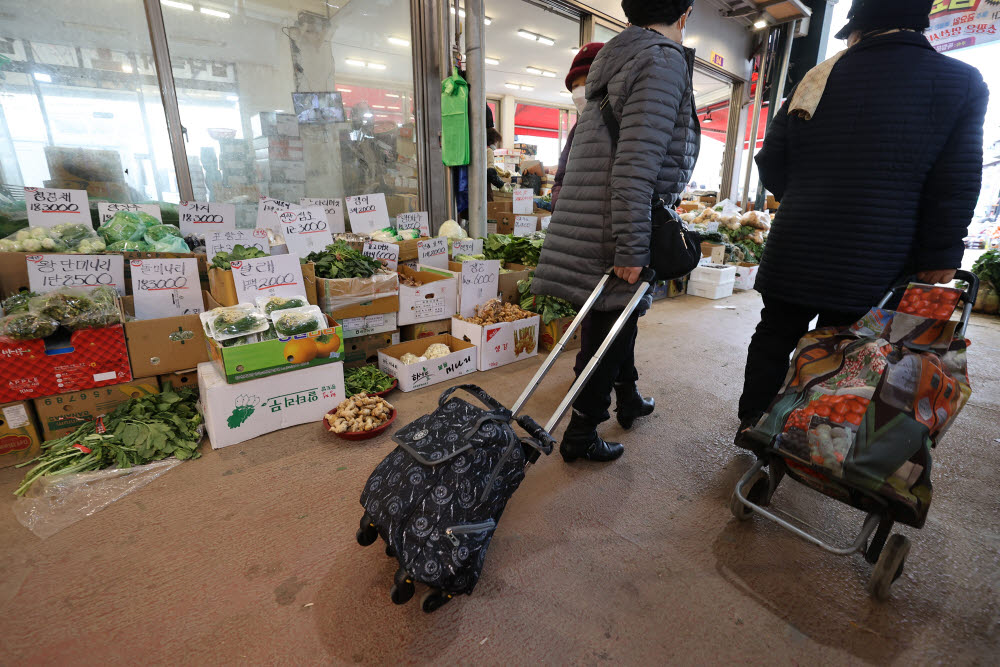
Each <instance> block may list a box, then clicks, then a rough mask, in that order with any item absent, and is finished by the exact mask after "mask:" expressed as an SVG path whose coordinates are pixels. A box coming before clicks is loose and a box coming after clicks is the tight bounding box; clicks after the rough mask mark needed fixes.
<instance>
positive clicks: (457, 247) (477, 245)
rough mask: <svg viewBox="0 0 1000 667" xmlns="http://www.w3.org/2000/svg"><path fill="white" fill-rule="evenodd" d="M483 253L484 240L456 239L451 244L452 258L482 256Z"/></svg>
mask: <svg viewBox="0 0 1000 667" xmlns="http://www.w3.org/2000/svg"><path fill="white" fill-rule="evenodd" d="M482 252H483V240H482V239H455V240H454V241H452V242H451V256H452V257H455V256H457V255H481V254H482Z"/></svg>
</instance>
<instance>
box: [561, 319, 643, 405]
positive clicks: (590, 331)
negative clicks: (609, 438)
mask: <svg viewBox="0 0 1000 667" xmlns="http://www.w3.org/2000/svg"><path fill="white" fill-rule="evenodd" d="M621 313H622V311H610V312H601V311H591V312H590V314H589V315H587V317H586V319H584V321H583V332H582V334H581V340H580V354H579V355H578V357H577V360H578V366H579V370H578V371H577V375H578V376H579V374H580V372H582V370H583V366H585V365H586V363H587V362H589V361H590V359H591V358H592V357H593V356H594V355H595V354H596V353H597V349H598V348H599V347H600V346H601V343H603V342H604V339H605V338H607V336H608V333H609V332H610V331H611V328H612V327H613V326H614V323H615V321H616V320H617V319H618V317H619V316H620V315H621ZM638 326H639V316H638V314H636V313H633V314H632V316H631V317H629V318H628V320H627V321H626V322H625V326H624V327H623V328H622V330H621V331H620V332H619V333H618V336H617V337H616V338H615V340H614V342H612V343H611V346H610V347H609V348H608V350H607V352H606V353H605V355H604V358H603V359H601V361H600V363H599V364H598V365H597V368H595V369H594V373H593V375H591V376H590V380H588V381H587V384H586V385H585V386H584V388H583V391H582V392H580V395H579V396H578V397H577V399H576V401H575V402H574V403H573V409H574V410H576V411H578V412H580V413H582V414H583V415H585V416H586V417H588V418H589V419H590V420H592V421H595V422H602V421H606V420H608V419H610V418H611V415H610V414H609V413H608V408H609V407H610V406H611V390H612V388H613V387H614V384H615V381H616V380H617V379H618V378H619V375H620V373H621V372H622V368H623V366H626V365H627V368H626V372H627V376H628V377H632V375H633V373H634V371H635V364H634V357H635V339H636V332H637V331H638ZM580 361H583V363H582V364H580V363H579V362H580Z"/></svg>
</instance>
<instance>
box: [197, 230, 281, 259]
mask: <svg viewBox="0 0 1000 667" xmlns="http://www.w3.org/2000/svg"><path fill="white" fill-rule="evenodd" d="M237 245H241V246H243V247H244V248H249V247H251V246H253V247H254V248H257V249H258V250H260V251H261V252H264V253H267V254H270V253H271V243H270V242H269V241H268V240H267V230H266V229H254V230H247V229H234V230H232V231H226V232H209V233H208V234H206V235H205V256H206V259H207V260H208V263H209V264H211V263H212V258H213V257H215V255H216V254H217V253H220V252H232V251H233V248H234V247H235V246H237Z"/></svg>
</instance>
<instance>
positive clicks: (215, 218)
mask: <svg viewBox="0 0 1000 667" xmlns="http://www.w3.org/2000/svg"><path fill="white" fill-rule="evenodd" d="M177 213H178V217H179V219H180V220H179V221H180V227H181V234H183V235H184V236H187V235H188V234H198V235H204V236H206V237H207V236H208V234H209V233H210V232H217V231H223V230H226V229H236V204H217V203H215V202H196V201H182V202H181V205H180V206H178V207H177Z"/></svg>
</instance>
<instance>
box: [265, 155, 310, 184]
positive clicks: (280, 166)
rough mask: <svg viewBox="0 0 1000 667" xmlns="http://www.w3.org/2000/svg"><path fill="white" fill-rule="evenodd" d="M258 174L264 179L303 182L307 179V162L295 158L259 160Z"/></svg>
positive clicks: (281, 181) (279, 181)
mask: <svg viewBox="0 0 1000 667" xmlns="http://www.w3.org/2000/svg"><path fill="white" fill-rule="evenodd" d="M257 175H258V176H259V177H260V179H261V180H262V181H273V182H277V183H301V182H304V181H305V180H306V163H305V162H302V161H294V160H257Z"/></svg>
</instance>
